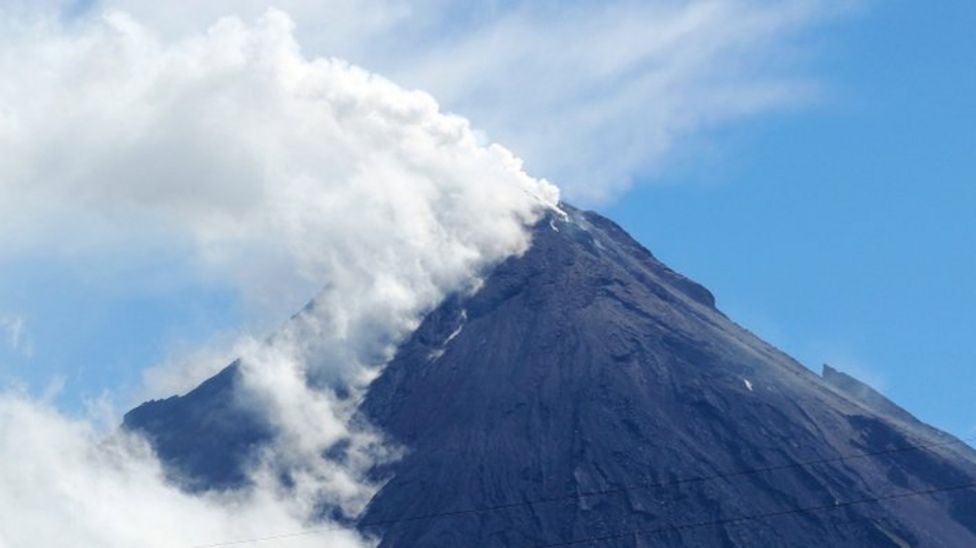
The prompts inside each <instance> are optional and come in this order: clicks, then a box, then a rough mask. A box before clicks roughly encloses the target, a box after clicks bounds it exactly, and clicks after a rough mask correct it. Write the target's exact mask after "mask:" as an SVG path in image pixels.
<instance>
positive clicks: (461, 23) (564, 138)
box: [96, 0, 864, 203]
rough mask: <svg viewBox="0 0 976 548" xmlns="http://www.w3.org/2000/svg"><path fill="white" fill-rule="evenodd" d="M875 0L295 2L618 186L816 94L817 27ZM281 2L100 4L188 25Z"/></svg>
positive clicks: (336, 46) (348, 43)
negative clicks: (807, 67) (717, 133)
mask: <svg viewBox="0 0 976 548" xmlns="http://www.w3.org/2000/svg"><path fill="white" fill-rule="evenodd" d="M863 3H864V2H863V1H862V0H781V1H776V2H767V1H758V0H689V1H674V0H642V1H632V0H609V1H593V0H571V1H559V2H556V1H549V0H542V1H539V0H515V1H509V2H485V3H477V2H475V3H472V2H460V1H457V0H419V1H407V0H358V1H353V0H324V1H321V0H316V1H312V0H281V1H278V2H274V3H273V4H274V5H275V6H279V7H281V8H282V9H285V10H286V11H288V12H289V13H291V14H292V15H293V16H294V18H295V20H296V22H297V29H296V32H297V34H298V36H299V37H300V40H301V42H302V43H303V45H305V46H306V47H307V48H309V49H310V50H311V51H314V52H315V53H316V54H323V55H337V56H340V57H343V58H345V59H350V60H352V61H354V62H356V63H357V64H360V65H362V66H366V67H369V68H371V69H373V70H378V71H379V72H381V73H383V74H386V75H388V76H392V77H394V79H395V80H396V81H398V82H400V83H402V84H405V85H408V86H416V87H419V88H420V89H424V90H427V91H430V92H432V93H433V94H434V96H436V97H437V98H438V99H439V100H440V101H441V102H442V103H443V104H444V105H446V106H447V108H449V109H450V110H453V111H456V112H461V113H464V114H465V116H467V117H468V118H470V119H471V120H473V122H474V123H475V124H476V125H477V127H479V128H481V129H484V130H486V131H487V132H488V134H489V135H491V136H492V138H493V139H497V140H499V142H503V143H505V144H506V145H507V146H510V147H512V148H513V150H516V151H518V153H519V155H520V156H521V157H523V158H525V159H526V162H527V165H528V166H529V168H530V171H532V172H533V173H536V174H540V175H542V176H545V177H548V178H550V179H552V180H554V181H558V182H559V184H560V187H561V188H562V189H563V191H564V194H565V195H566V197H567V198H568V199H569V200H571V201H577V202H584V203H598V202H603V201H606V200H611V199H613V198H616V197H619V196H620V195H621V194H622V193H623V192H624V191H625V190H626V189H627V188H629V187H630V186H631V185H632V184H633V182H634V181H635V179H644V180H648V179H650V180H653V179H656V178H660V177H662V176H666V172H664V174H663V175H662V169H665V168H666V167H668V162H670V161H672V160H673V159H674V157H675V156H678V157H685V156H687V154H688V150H687V148H683V147H682V146H681V145H683V144H687V143H688V142H689V141H694V140H695V139H696V138H699V137H702V136H703V135H704V136H707V135H708V131H709V130H710V129H713V128H716V127H719V126H721V125H722V124H726V123H729V122H732V121H736V120H741V119H743V118H747V117H750V116H755V115H758V114H763V113H768V112H772V111H776V110H779V109H783V108H790V107H794V106H797V105H799V104H803V103H806V102H809V101H811V100H812V99H814V98H815V96H816V94H817V93H818V90H817V84H816V82H815V81H813V79H812V78H811V77H810V76H809V75H807V74H805V73H804V71H803V69H802V65H803V60H804V59H807V58H809V57H810V55H811V51H810V49H811V47H812V46H811V44H810V42H809V41H806V42H804V41H803V39H804V38H806V37H808V36H809V33H808V32H807V31H808V30H809V29H811V28H813V27H816V26H817V25H819V24H822V23H824V22H825V21H830V20H832V19H834V18H836V16H838V15H839V14H844V13H847V12H849V11H852V10H853V9H856V8H858V7H859V6H860V5H861V4H863ZM268 4H269V2H268V0H242V1H241V0H216V1H213V2H206V3H203V4H202V5H201V4H200V3H194V4H193V8H192V9H187V7H186V5H185V4H184V3H181V2H148V1H146V0H101V1H100V2H99V3H96V6H97V8H96V10H97V9H100V8H104V7H122V8H124V9H126V10H128V11H131V12H133V13H136V14H138V15H140V16H141V17H144V18H145V19H147V20H151V21H154V22H157V23H158V24H159V25H161V26H163V27H164V28H166V29H167V32H169V33H171V34H174V35H179V34H180V33H185V32H188V31H189V30H191V29H198V28H202V27H203V26H204V25H207V24H209V23H210V21H211V20H212V18H214V17H216V16H218V15H221V14H227V13H239V14H242V15H244V16H247V17H250V16H252V15H255V14H258V13H260V12H261V11H263V10H264V9H265V8H266V6H267V5H268Z"/></svg>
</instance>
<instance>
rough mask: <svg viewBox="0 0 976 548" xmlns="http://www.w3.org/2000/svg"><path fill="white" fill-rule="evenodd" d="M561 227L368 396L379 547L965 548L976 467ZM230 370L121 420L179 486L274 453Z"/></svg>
mask: <svg viewBox="0 0 976 548" xmlns="http://www.w3.org/2000/svg"><path fill="white" fill-rule="evenodd" d="M567 212H568V216H567V217H566V218H563V217H562V216H560V215H557V214H555V213H553V214H551V215H549V217H547V218H546V219H544V220H543V221H542V222H540V223H539V224H538V225H537V226H536V227H534V240H533V245H532V247H531V249H530V250H529V251H528V252H527V253H526V254H525V255H523V256H521V257H516V258H512V259H509V260H508V261H506V262H504V263H502V264H501V265H499V266H497V267H496V268H495V270H494V271H493V272H492V273H491V274H490V276H488V277H487V279H486V283H485V284H484V286H483V287H482V288H481V289H480V290H479V291H478V292H477V293H476V294H474V295H471V296H456V297H453V298H451V299H448V300H447V301H446V302H445V303H443V304H442V305H441V306H440V307H439V308H437V309H436V310H434V311H432V312H431V313H430V314H429V315H428V316H427V318H426V319H425V320H424V322H423V323H422V324H421V326H420V328H419V329H418V330H417V331H416V332H415V333H414V334H413V335H412V336H411V337H410V338H409V339H408V340H407V341H405V342H404V343H403V344H402V345H401V347H400V349H399V352H398V353H397V356H396V358H395V359H394V360H393V361H392V362H391V363H390V364H389V365H388V366H387V368H386V369H385V371H384V372H383V374H382V375H381V376H380V377H379V378H378V379H377V380H376V381H374V383H373V384H372V385H371V386H370V388H369V391H368V392H367V395H366V398H365V400H364V402H363V404H362V407H361V412H362V414H363V416H364V417H366V418H368V419H369V420H370V421H371V422H372V423H373V424H374V425H375V426H377V427H379V428H381V429H382V430H383V431H385V432H386V434H387V435H388V436H389V437H390V439H391V440H394V441H395V442H396V443H398V444H400V445H402V446H403V447H404V448H406V450H407V451H406V454H405V455H404V456H403V458H401V459H400V460H398V461H397V462H395V463H392V464H390V465H387V466H385V467H383V468H381V469H377V470H376V471H375V473H376V474H377V477H382V478H384V479H386V480H387V481H386V483H385V485H384V486H383V488H382V489H381V490H380V491H379V492H378V493H377V494H376V496H375V498H374V499H373V501H372V502H371V503H370V505H369V507H368V508H367V509H366V511H365V513H364V515H363V516H361V518H360V521H359V523H360V527H361V528H362V529H363V530H364V531H367V532H369V533H373V534H375V535H377V537H378V538H380V539H381V546H388V547H394V546H396V547H401V546H404V547H406V546H436V547H441V546H443V547H468V546H543V545H565V544H568V543H573V542H577V541H578V544H579V545H581V546H587V545H600V546H621V547H624V546H626V547H630V546H729V547H736V546H822V545H828V546H851V547H854V546H896V547H899V546H953V547H955V546H960V547H963V546H976V489H973V488H972V487H961V486H965V485H969V484H971V483H972V482H976V453H974V452H973V451H972V450H971V449H969V448H968V447H967V446H965V445H963V444H962V443H959V442H958V440H956V439H955V438H952V437H951V436H948V435H947V434H944V433H942V432H939V431H938V430H935V429H933V428H931V427H928V426H926V425H924V424H922V423H921V422H919V421H917V420H916V419H915V418H914V417H912V416H911V415H910V414H908V413H906V412H904V411H903V410H901V409H900V408H898V407H897V406H895V405H894V404H892V403H891V402H889V401H888V400H887V399H885V398H884V397H883V396H881V395H880V394H879V393H877V392H875V391H873V390H870V388H867V387H866V385H862V384H861V383H859V382H858V381H856V380H855V379H853V378H851V377H848V376H846V375H843V374H842V373H839V372H836V371H834V370H829V371H825V376H824V378H821V377H819V376H817V375H815V374H813V373H811V372H810V371H809V370H807V369H806V368H804V367H802V366H801V365H799V364H798V363H796V362H795V361H794V360H792V359H791V358H790V357H788V356H786V355H785V354H783V353H782V352H780V351H778V350H776V349H775V348H773V347H771V346H770V345H768V344H766V343H764V342H763V341H761V340H759V339H758V338H756V337H755V336H753V335H752V334H750V333H749V332H747V331H746V330H744V329H742V328H741V327H739V326H737V325H736V324H734V323H733V322H732V321H730V320H729V319H728V318H726V317H725V316H724V315H723V314H722V313H721V312H719V311H718V310H717V309H716V308H715V301H714V299H713V298H712V295H711V294H710V293H709V292H708V291H707V290H706V289H704V288H703V287H701V286H700V285H698V284H696V283H694V282H692V281H690V280H688V279H686V278H684V277H682V276H680V275H678V274H676V273H674V272H673V271H671V270H670V269H668V268H667V267H666V266H665V265H663V264H662V263H660V262H659V261H657V260H656V259H655V258H654V257H653V256H652V255H651V254H650V253H649V252H648V251H647V250H645V249H644V248H643V247H641V246H640V245H639V244H638V243H637V242H635V241H634V240H632V239H631V238H630V237H629V236H628V235H627V234H626V233H624V232H623V231H622V230H621V229H620V228H619V227H618V226H616V225H615V224H613V223H612V222H610V221H608V220H607V219H605V218H603V217H600V216H599V215H596V214H593V213H584V212H580V211H577V210H575V209H572V208H567ZM235 375H236V368H234V367H233V366H231V367H230V368H228V369H227V370H225V371H224V372H223V373H221V374H220V375H218V376H217V377H215V378H214V379H211V380H210V381H207V383H204V384H203V385H201V386H200V387H199V388H197V389H196V390H195V391H193V392H191V393H189V394H187V395H186V396H182V397H176V398H170V399H168V400H163V401H157V402H149V403H147V404H143V405H142V406H140V407H139V408H137V409H135V410H133V411H131V412H130V413H129V414H128V415H126V418H125V424H126V426H127V427H129V428H132V429H137V430H141V431H143V432H146V433H147V434H148V436H149V438H150V439H151V440H152V441H153V443H154V444H155V446H156V448H157V451H158V452H159V453H160V455H162V457H163V458H164V460H166V462H167V463H168V464H169V465H170V466H171V467H172V469H173V470H174V473H179V474H180V475H182V476H185V477H189V478H190V481H189V483H188V485H189V486H190V487H191V488H197V489H200V488H208V487H226V486H229V485H235V484H236V483H238V482H240V481H241V479H242V477H241V476H240V469H239V466H240V464H241V463H242V462H243V461H244V459H245V458H246V455H247V452H248V451H249V450H250V449H249V448H253V447H254V446H256V445H257V444H260V443H261V442H262V441H263V440H265V439H267V436H268V433H267V431H266V429H265V428H264V427H262V425H261V423H260V421H259V420H257V419H256V418H254V417H248V416H246V415H240V413H241V411H235V409H236V408H235V407H234V406H233V405H229V403H228V402H231V401H232V400H233V397H232V395H233V390H234V376H235ZM923 446H924V447H925V448H924V449H923V448H920V447H923ZM867 454H869V455H870V456H864V455H867ZM919 492H921V493H920V494H913V493H919ZM877 499H881V500H877ZM370 524H372V525H370ZM590 539H596V540H590Z"/></svg>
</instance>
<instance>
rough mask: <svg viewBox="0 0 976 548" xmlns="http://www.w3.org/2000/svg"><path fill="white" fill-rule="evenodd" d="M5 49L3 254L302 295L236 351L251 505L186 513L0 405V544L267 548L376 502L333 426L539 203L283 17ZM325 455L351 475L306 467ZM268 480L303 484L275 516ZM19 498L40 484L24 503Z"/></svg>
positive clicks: (532, 188)
mask: <svg viewBox="0 0 976 548" xmlns="http://www.w3.org/2000/svg"><path fill="white" fill-rule="evenodd" d="M0 31H2V35H3V36H4V38H2V45H3V47H2V49H0V71H2V73H3V74H7V75H16V77H13V78H6V79H4V80H2V81H0V149H2V150H4V154H3V156H2V157H0V249H5V250H6V251H5V252H6V253H17V252H24V251H30V250H32V249H57V250H59V252H60V253H64V254H66V255H70V256H72V257H74V258H75V260H82V261H83V260H84V258H85V257H86V256H87V255H86V254H89V253H92V252H93V251H92V250H95V251H96V252H98V253H104V252H105V250H106V249H108V250H109V252H111V251H112V250H118V251H119V252H120V253H121V252H131V250H132V249H140V248H145V249H155V248H158V247H160V246H163V247H167V248H169V249H177V250H181V251H182V256H183V258H184V259H185V260H187V261H190V262H191V263H192V264H194V265H195V266H196V267H197V268H199V269H200V271H201V272H203V273H205V274H206V275H207V276H210V277H213V278H215V279H225V280H230V281H231V282H232V283H234V284H236V286H237V287H238V288H239V289H240V291H241V293H242V294H243V295H245V296H247V297H250V298H253V299H255V301H256V302H257V303H258V304H260V305H261V306H263V307H265V309H267V310H272V311H274V312H275V313H281V312H283V311H285V310H288V309H297V308H298V307H299V306H301V305H302V304H303V302H304V301H305V300H306V299H307V298H308V297H309V296H311V295H316V298H315V303H314V305H313V306H310V307H309V308H308V309H306V310H305V311H304V312H303V313H302V314H301V315H299V316H298V317H296V318H294V319H293V320H291V321H289V322H288V323H287V324H286V325H285V327H284V328H283V329H282V330H280V331H279V332H278V333H276V335H275V336H274V337H273V338H272V339H271V340H270V341H269V342H265V341H252V342H250V343H247V342H246V343H244V344H243V345H242V347H241V348H242V362H241V363H242V366H241V370H242V372H243V380H244V382H243V391H242V393H241V400H242V401H244V402H246V403H247V404H248V405H252V406H255V407H256V408H257V409H260V410H262V411H263V412H265V414H266V415H267V417H268V418H269V420H270V422H271V423H272V424H273V425H275V426H276V427H277V429H276V433H277V436H276V439H275V442H274V443H273V444H272V445H271V446H270V447H269V448H268V450H267V452H266V453H265V454H264V455H263V459H262V460H261V461H260V463H258V466H256V467H255V469H254V470H253V479H254V480H255V485H256V487H255V488H254V489H253V490H252V491H249V492H247V493H238V494H225V495H224V496H222V497H221V496H206V497H202V498H194V497H192V496H190V495H186V494H183V493H180V492H179V491H177V490H175V489H174V488H172V487H170V486H168V485H167V484H165V482H164V481H163V480H162V479H161V478H162V476H161V475H160V473H159V465H158V463H156V462H155V461H154V460H153V459H152V457H151V456H150V455H147V454H145V453H144V452H143V451H142V450H141V449H139V447H138V446H137V445H133V443H134V442H131V441H125V440H123V441H117V442H112V443H110V444H108V445H98V444H96V443H95V436H94V435H93V434H92V433H91V430H90V427H89V426H86V425H85V424H84V423H78V422H71V421H68V420H66V419H64V418H61V417H59V416H58V415H56V414H54V413H53V412H51V411H50V410H47V409H46V408H45V407H43V405H39V404H35V403H31V402H29V401H27V400H25V399H24V398H23V397H21V396H17V395H7V396H4V397H2V398H0V438H3V439H4V443H6V441H7V440H20V441H19V442H18V443H16V444H13V443H12V444H9V445H6V444H5V445H3V446H2V456H3V458H4V466H3V468H2V470H0V508H3V509H4V510H9V512H10V513H6V512H5V513H4V515H5V517H8V518H9V517H10V516H17V517H18V518H19V517H21V516H22V517H23V519H17V518H15V519H10V520H5V522H4V529H2V530H0V539H2V540H4V541H7V542H10V543H13V544H14V545H21V544H23V543H24V542H25V540H24V539H28V538H29V535H30V534H31V533H30V531H31V530H33V529H34V527H35V526H36V524H37V520H40V519H45V518H42V517H40V516H43V515H45V514H58V513H60V514H62V515H65V516H69V518H68V519H69V521H70V523H71V526H72V527H73V529H72V531H75V532H73V533H72V534H74V535H76V538H80V539H92V544H95V545H106V546H114V545H118V546H125V545H134V544H138V545H145V544H146V543H145V542H141V539H142V537H140V542H133V541H132V536H131V535H133V534H137V533H138V531H139V529H138V527H137V526H139V525H142V524H143V522H142V521H140V520H141V519H148V517H150V516H152V517H153V519H156V520H159V523H161V524H163V525H162V526H161V527H157V528H156V529H152V528H151V527H150V528H148V529H145V530H144V531H148V530H155V531H158V530H159V529H160V528H165V524H167V523H170V524H175V523H182V521H183V520H187V521H186V523H188V524H189V525H188V526H187V525H180V526H178V527H177V529H178V531H176V532H175V533H173V534H174V535H176V536H173V537H167V540H168V541H171V542H167V543H165V545H169V546H172V545H174V544H175V543H177V541H179V542H182V539H184V538H189V536H190V535H195V534H198V535H200V537H201V538H202V537H205V536H208V535H213V536H220V535H225V536H232V537H233V536H247V534H248V533H249V532H251V530H250V528H258V527H261V528H262V529H265V530H270V531H271V532H272V533H273V532H275V531H273V529H275V528H276V527H278V526H284V525H289V524H297V523H303V522H304V521H305V520H306V519H307V518H309V517H310V515H311V512H312V509H313V507H314V506H315V503H316V502H318V501H321V500H327V501H330V502H334V503H336V504H339V505H341V506H342V507H343V508H344V509H345V510H347V511H348V512H351V513H354V512H356V511H357V510H358V509H359V508H361V506H362V504H363V503H365V502H366V501H367V500H368V498H369V496H370V495H371V494H372V492H373V490H374V489H375V486H374V485H371V484H369V483H368V482H365V481H364V480H363V479H362V472H363V470H365V469H366V468H367V467H368V466H369V465H370V463H372V462H374V461H373V459H375V458H385V457H387V456H388V452H389V450H388V448H385V447H384V446H383V444H382V440H381V438H380V436H379V435H378V434H376V433H372V432H369V431H368V430H364V429H352V428H351V427H350V425H349V421H348V418H349V414H350V413H351V411H352V407H353V406H354V405H355V404H356V402H357V397H358V395H359V394H360V391H361V389H362V388H363V387H364V386H365V383H367V382H368V381H369V380H370V379H371V378H372V376H374V375H375V374H376V373H377V371H378V370H379V368H381V367H382V366H383V365H384V364H385V363H386V361H388V360H389V358H390V357H391V355H392V352H393V349H394V348H395V346H396V344H397V342H398V341H400V340H401V339H402V337H403V336H404V335H406V334H407V333H409V332H410V331H411V330H412V329H413V328H414V327H415V326H416V325H417V323H418V321H419V319H420V317H421V316H422V314H423V313H424V312H425V311H427V310H429V309H430V308H432V307H433V306H435V305H436V304H437V303H438V302H439V301H440V300H441V299H443V297H444V296H445V295H447V294H448V293H450V292H452V291H463V290H466V289H469V288H471V287H473V286H474V285H475V284H476V283H477V279H478V276H479V275H480V274H481V273H482V272H484V270H485V269H486V268H487V267H489V266H490V265H492V264H494V263H496V262H498V261H500V260H502V259H504V258H506V257H509V256H511V255H513V254H518V253H521V252H522V251H524V250H525V249H526V247H527V246H528V245H529V236H528V232H527V230H526V226H527V225H528V224H531V223H532V222H534V221H535V220H536V219H537V218H538V217H539V215H540V214H541V212H542V211H543V210H544V209H545V208H547V207H553V206H554V204H555V203H556V202H557V201H558V193H557V191H556V189H555V188H554V187H553V186H552V185H550V184H548V183H547V182H545V181H542V180H538V179H533V178H531V177H529V176H528V175H526V174H525V173H524V172H523V171H522V170H521V165H520V162H519V161H518V160H517V159H516V158H515V157H514V156H512V155H511V154H510V153H509V152H508V151H507V150H505V149H503V148H501V147H499V146H497V145H491V146H484V145H483V144H481V143H480V142H479V141H478V139H477V138H476V137H475V135H474V133H473V132H472V131H471V130H470V128H469V127H468V124H467V122H466V121H465V120H463V119H461V118H459V117H456V116H450V115H445V114H443V113H441V112H439V110H438V106H437V104H436V103H435V102H434V100H433V99H432V98H431V97H429V96H428V95H426V94H424V93H421V92H416V91H406V90H403V89H401V88H399V87H397V86H395V85H394V84H392V83H390V82H388V81H386V80H384V79H382V78H380V77H378V76H375V75H373V74H369V73H367V72H365V71H363V70H361V69H358V68H355V67H352V66H350V65H348V64H347V63H345V62H343V61H340V60H336V59H314V60H309V59H306V58H305V57H304V56H303V55H302V54H301V52H300V51H299V48H298V46H297V44H296V42H295V40H294V39H293V38H292V24H291V21H290V20H289V18H288V17H287V16H285V15H284V14H283V13H281V12H277V11H270V12H268V13H267V14H265V15H264V16H263V17H261V18H260V19H259V21H258V22H257V24H256V25H253V26H248V25H245V24H244V23H242V22H241V21H240V20H238V19H234V18H226V19H222V20H220V21H219V22H218V23H216V24H215V25H214V26H212V27H211V28H210V29H209V30H208V31H207V32H206V33H203V34H195V35H191V36H188V37H184V38H180V39H179V40H176V41H168V40H166V39H162V38H160V37H158V36H156V35H155V34H154V33H153V32H152V31H150V30H149V29H147V28H146V27H144V26H142V25H140V24H139V23H138V22H136V21H135V20H133V19H132V18H130V17H128V16H126V15H124V14H122V13H119V12H113V13H109V14H108V15H106V16H105V17H103V18H99V19H97V20H88V19H85V20H80V21H74V22H71V23H60V22H57V21H56V20H54V19H50V18H35V19H33V20H29V21H28V20H24V19H17V20H13V19H8V20H5V21H4V22H3V24H2V27H0ZM160 242H163V243H162V244H161V243H160ZM323 284H324V289H322V286H323ZM309 381H311V383H312V384H313V385H314V386H315V387H316V388H310V385H309ZM333 386H343V387H344V388H345V389H348V391H349V393H350V394H351V396H350V397H344V398H340V397H338V396H337V395H336V394H335V392H334V391H333V390H331V388H330V387H333ZM31 425H33V426H31ZM25 428H26V430H25ZM340 440H345V441H347V442H349V444H350V458H349V459H348V460H347V461H345V463H344V464H343V465H341V466H340V465H338V464H335V463H330V462H326V461H324V460H322V459H321V458H320V455H321V454H322V452H323V450H324V449H325V448H328V447H329V446H331V445H332V444H334V443H335V442H337V441H340ZM119 444H121V445H119ZM52 452H53V453H52ZM58 454H61V455H62V457H60V458H63V459H65V460H66V462H68V463H69V464H70V467H67V468H66V469H65V470H60V469H59V467H58V461H59V457H57V456H56V455H58ZM282 469H284V470H286V471H288V472H289V473H290V475H291V476H292V477H293V478H295V479H297V480H298V481H297V482H296V485H297V487H295V488H294V489H291V490H289V491H288V492H287V496H286V497H285V496H283V495H282V490H284V489H286V488H285V487H283V486H282V485H279V484H278V482H277V479H276V478H278V477H280V476H279V474H278V472H280V471H281V470H282ZM22 478H31V479H32V481H35V482H38V483H39V485H37V486H36V493H37V494H36V496H35V495H32V496H31V497H28V498H26V500H25V501H23V502H18V501H17V497H23V496H24V495H21V494H18V493H21V492H22V491H23V490H24V489H26V487H25V485H26V484H24V483H23V482H22ZM86 491H91V492H95V493H99V494H101V495H103V496H100V497H85V496H83V495H84V493H85V492H86ZM240 497H244V498H240ZM282 500H288V501H290V502H289V503H288V504H282V503H281V501H282ZM228 504H229V506H228ZM116 506H122V507H124V508H117V509H115V507H116ZM269 507H273V508H272V509H270V510H269V509H268V508H269ZM188 512H193V513H194V516H190V517H186V516H185V514H186V513H188ZM157 514H158V515H157ZM262 514H267V515H268V516H270V517H269V518H268V519H265V520H262V519H257V518H258V517H259V516H260V515H262ZM249 517H254V518H255V519H246V518H249ZM114 518H118V519H127V520H128V523H129V524H131V525H132V527H131V528H130V527H129V526H128V525H126V526H119V527H115V526H107V525H106V521H109V520H111V519H114ZM191 518H198V519H191ZM210 523H212V524H213V525H212V526H210V525H207V524H210ZM147 527H148V526H147ZM208 527H209V528H208ZM48 533H50V532H48ZM50 534H54V533H50ZM160 534H161V533H160ZM42 540H44V539H42ZM46 540H50V541H51V542H46V541H45V542H38V543H36V544H40V545H44V544H52V545H56V544H58V543H57V542H55V540H57V539H56V537H50V538H48V539H46ZM203 540H208V539H203ZM354 540H355V537H354V536H353V535H351V534H350V535H346V536H345V540H344V542H352V541H354Z"/></svg>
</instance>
